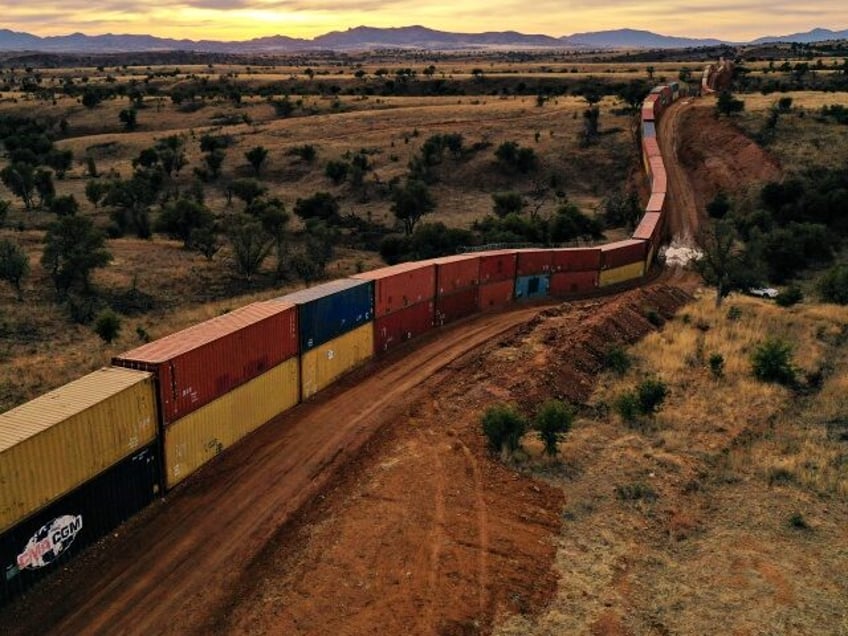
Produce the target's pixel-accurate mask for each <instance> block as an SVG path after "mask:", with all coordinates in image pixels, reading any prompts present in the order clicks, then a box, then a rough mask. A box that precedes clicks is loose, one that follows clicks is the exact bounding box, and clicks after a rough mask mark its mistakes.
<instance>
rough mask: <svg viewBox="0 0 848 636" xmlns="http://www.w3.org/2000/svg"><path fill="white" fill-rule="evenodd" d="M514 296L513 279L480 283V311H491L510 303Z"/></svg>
mask: <svg viewBox="0 0 848 636" xmlns="http://www.w3.org/2000/svg"><path fill="white" fill-rule="evenodd" d="M514 297H515V281H512V280H502V281H499V282H497V283H489V284H488V285H480V298H479V302H480V311H491V310H493V309H500V308H501V307H506V306H507V305H511V304H512V301H513V299H514Z"/></svg>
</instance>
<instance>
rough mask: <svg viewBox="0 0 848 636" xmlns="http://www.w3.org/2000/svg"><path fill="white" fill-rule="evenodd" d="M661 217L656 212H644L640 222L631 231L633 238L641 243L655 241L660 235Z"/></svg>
mask: <svg viewBox="0 0 848 636" xmlns="http://www.w3.org/2000/svg"><path fill="white" fill-rule="evenodd" d="M660 220H661V215H659V214H657V213H656V212H645V214H644V215H643V216H642V220H641V221H640V222H639V225H637V226H636V229H635V230H634V231H633V238H634V239H640V240H643V241H656V240H658V239H659V234H660Z"/></svg>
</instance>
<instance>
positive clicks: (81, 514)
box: [0, 444, 159, 605]
mask: <svg viewBox="0 0 848 636" xmlns="http://www.w3.org/2000/svg"><path fill="white" fill-rule="evenodd" d="M158 492H159V463H158V451H157V445H156V444H151V445H149V446H146V447H143V448H140V449H136V451H135V452H133V453H132V454H130V455H129V456H128V457H125V458H124V459H122V460H121V461H119V462H118V463H117V464H115V465H113V466H111V467H110V468H108V469H106V471H104V472H102V473H100V474H99V475H97V476H96V477H94V478H93V479H91V480H89V481H87V482H85V483H84V484H82V485H80V486H78V487H77V488H75V489H74V490H72V491H70V492H69V493H67V494H65V495H63V496H62V497H61V498H60V499H58V500H56V501H54V502H53V503H51V504H50V505H48V506H47V507H46V508H42V509H41V510H40V511H38V512H37V513H35V514H33V515H31V516H29V517H27V518H26V519H25V520H23V521H21V522H20V523H18V524H17V525H16V526H14V527H13V528H10V529H9V530H7V531H6V532H4V533H3V534H0V568H2V573H0V605H2V604H4V603H5V602H7V601H8V600H10V599H11V598H13V597H15V596H17V595H19V594H21V593H22V592H25V591H26V590H27V589H28V588H30V587H31V586H32V585H33V584H34V583H35V582H36V581H38V580H39V579H41V578H43V577H45V576H48V575H50V574H52V573H53V572H56V571H57V570H61V569H62V568H63V567H64V566H65V565H66V564H67V562H68V561H69V560H70V559H72V558H73V557H74V556H75V555H77V554H79V553H80V552H81V551H82V550H83V549H84V548H86V547H87V546H89V545H91V544H92V543H94V542H96V541H98V540H99V539H101V538H102V537H103V536H105V535H106V534H108V533H110V532H112V531H113V530H114V529H115V528H116V527H118V526H119V525H120V524H121V523H122V522H124V521H126V520H127V519H129V518H130V517H131V516H132V515H134V514H135V513H136V512H138V511H139V510H141V509H142V508H144V507H145V506H147V505H149V504H150V503H151V502H152V501H153V500H154V498H155V497H156V496H157V494H158Z"/></svg>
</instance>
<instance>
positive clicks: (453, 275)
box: [432, 254, 480, 296]
mask: <svg viewBox="0 0 848 636" xmlns="http://www.w3.org/2000/svg"><path fill="white" fill-rule="evenodd" d="M432 262H433V263H435V264H436V288H437V290H438V294H437V295H439V296H441V295H443V294H452V293H453V292H455V291H458V290H460V289H467V288H469V287H473V286H475V285H478V284H479V283H480V255H479V254H461V255H459V256H445V257H443V258H434V259H433V260H432Z"/></svg>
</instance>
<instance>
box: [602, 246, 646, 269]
mask: <svg viewBox="0 0 848 636" xmlns="http://www.w3.org/2000/svg"><path fill="white" fill-rule="evenodd" d="M644 259H645V242H644V241H637V240H634V239H627V240H625V241H617V242H615V243H609V244H607V245H604V246H602V247H601V267H602V268H603V269H612V268H614V267H621V266H622V265H629V264H631V263H635V262H637V261H643V260H644Z"/></svg>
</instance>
